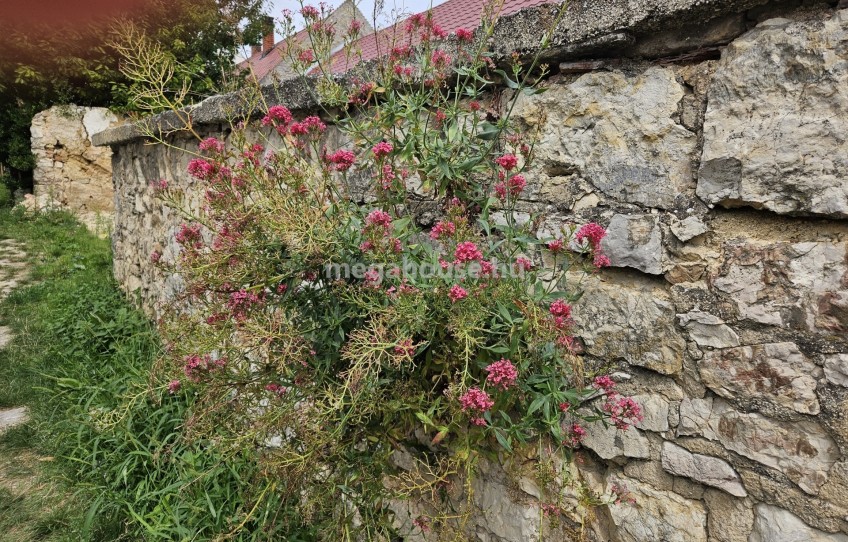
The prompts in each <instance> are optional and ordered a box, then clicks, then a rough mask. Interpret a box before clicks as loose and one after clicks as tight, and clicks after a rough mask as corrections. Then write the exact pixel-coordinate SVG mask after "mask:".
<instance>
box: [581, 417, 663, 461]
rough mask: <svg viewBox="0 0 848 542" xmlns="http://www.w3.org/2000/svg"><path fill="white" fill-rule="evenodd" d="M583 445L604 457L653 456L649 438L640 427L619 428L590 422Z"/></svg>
mask: <svg viewBox="0 0 848 542" xmlns="http://www.w3.org/2000/svg"><path fill="white" fill-rule="evenodd" d="M583 445H584V446H585V447H587V448H589V449H590V450H592V451H594V452H595V453H596V454H598V455H599V456H600V457H601V458H602V459H617V458H624V457H633V458H642V459H644V458H647V457H650V456H651V446H650V443H649V442H648V439H647V438H646V437H645V435H643V434H642V433H641V432H639V430H638V429H634V428H632V427H631V428H629V429H617V428H616V427H615V426H612V425H611V426H609V427H604V426H603V425H601V424H597V423H593V424H589V426H588V427H587V428H586V437H585V438H584V439H583Z"/></svg>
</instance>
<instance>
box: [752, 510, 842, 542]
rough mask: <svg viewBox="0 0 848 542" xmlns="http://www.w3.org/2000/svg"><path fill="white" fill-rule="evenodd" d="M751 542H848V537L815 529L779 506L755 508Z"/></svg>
mask: <svg viewBox="0 0 848 542" xmlns="http://www.w3.org/2000/svg"><path fill="white" fill-rule="evenodd" d="M748 540H749V542H774V541H777V540H779V541H780V542H848V535H844V534H841V533H839V534H838V533H825V532H822V531H819V530H818V529H813V528H812V527H810V526H809V525H807V524H806V523H804V522H803V521H801V518H799V517H798V516H796V515H795V514H793V513H792V512H789V511H788V510H784V509H783V508H778V507H777V506H771V505H768V504H764V503H760V504H758V505H757V506H755V507H754V530H753V532H752V533H751V537H750V538H749V539H748Z"/></svg>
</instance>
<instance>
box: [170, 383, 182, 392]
mask: <svg viewBox="0 0 848 542" xmlns="http://www.w3.org/2000/svg"><path fill="white" fill-rule="evenodd" d="M181 387H182V382H180V381H179V380H171V381H170V382H168V393H170V394H171V395H174V394H175V393H177V392H178V391H180V388H181Z"/></svg>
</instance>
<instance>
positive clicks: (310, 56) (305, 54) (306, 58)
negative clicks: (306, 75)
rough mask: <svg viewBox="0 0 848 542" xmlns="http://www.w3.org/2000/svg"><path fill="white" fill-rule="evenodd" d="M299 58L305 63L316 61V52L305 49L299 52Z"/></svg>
mask: <svg viewBox="0 0 848 542" xmlns="http://www.w3.org/2000/svg"><path fill="white" fill-rule="evenodd" d="M297 59H298V60H299V61H300V62H302V63H304V64H312V63H313V62H314V61H315V54H314V53H313V52H312V49H304V50H302V51H301V52H300V53H298V55H297Z"/></svg>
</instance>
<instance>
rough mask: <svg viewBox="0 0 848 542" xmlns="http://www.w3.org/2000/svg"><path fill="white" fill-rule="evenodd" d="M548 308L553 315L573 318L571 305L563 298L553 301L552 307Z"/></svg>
mask: <svg viewBox="0 0 848 542" xmlns="http://www.w3.org/2000/svg"><path fill="white" fill-rule="evenodd" d="M548 310H549V311H550V313H551V314H552V315H553V316H562V317H563V318H571V305H569V304H568V303H566V302H565V301H563V300H562V299H557V300H556V301H554V302H553V303H551V307H550V308H549V309H548Z"/></svg>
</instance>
